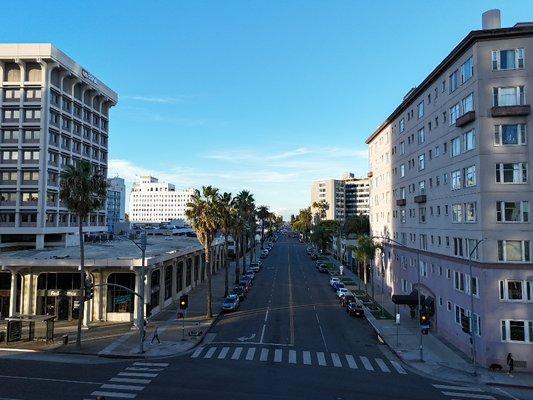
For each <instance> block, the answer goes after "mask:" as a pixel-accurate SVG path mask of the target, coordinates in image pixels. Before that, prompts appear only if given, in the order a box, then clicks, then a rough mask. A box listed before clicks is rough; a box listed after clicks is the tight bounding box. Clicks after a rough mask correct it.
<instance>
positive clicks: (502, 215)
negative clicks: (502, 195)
mask: <svg viewBox="0 0 533 400" xmlns="http://www.w3.org/2000/svg"><path fill="white" fill-rule="evenodd" d="M496 221H498V222H529V201H517V202H514V201H498V202H496Z"/></svg>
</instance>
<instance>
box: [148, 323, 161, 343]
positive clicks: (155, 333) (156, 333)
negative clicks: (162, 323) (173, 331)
mask: <svg viewBox="0 0 533 400" xmlns="http://www.w3.org/2000/svg"><path fill="white" fill-rule="evenodd" d="M155 339H157V343H158V344H161V340H159V331H158V330H157V326H156V327H155V330H154V335H153V336H152V340H151V341H150V344H152V343H154V340H155Z"/></svg>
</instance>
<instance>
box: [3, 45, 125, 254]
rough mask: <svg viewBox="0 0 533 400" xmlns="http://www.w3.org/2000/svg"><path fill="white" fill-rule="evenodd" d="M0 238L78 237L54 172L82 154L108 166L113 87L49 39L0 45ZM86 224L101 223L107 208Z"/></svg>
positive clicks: (37, 241) (9, 242) (41, 242)
mask: <svg viewBox="0 0 533 400" xmlns="http://www.w3.org/2000/svg"><path fill="white" fill-rule="evenodd" d="M0 76H1V77H2V83H1V85H0V86H1V87H0V92H1V97H0V109H1V131H0V227H1V230H0V243H1V244H0V246H1V247H9V246H13V245H16V246H21V245H28V246H35V247H36V248H43V247H44V246H45V245H47V244H48V243H53V244H57V243H60V242H63V243H66V244H68V243H69V242H73V243H76V240H75V237H74V235H76V234H77V231H78V228H77V226H78V221H77V216H76V215H74V214H70V213H69V212H68V210H67V209H66V208H65V207H64V205H63V204H62V203H61V202H60V200H59V183H60V173H61V171H62V170H63V169H64V168H65V167H66V166H68V165H72V164H76V163H77V162H78V161H80V160H86V161H89V162H90V163H91V164H92V166H93V168H94V169H95V170H100V171H102V172H103V173H104V175H106V174H107V155H108V134H109V110H110V108H111V107H113V106H114V105H116V103H117V100H118V97H117V94H116V93H115V92H114V91H112V90H111V89H110V88H109V87H107V86H106V85H104V84H103V83H102V82H101V81H100V80H99V79H98V78H96V77H95V76H94V75H92V74H91V73H89V72H88V71H87V70H86V69H84V68H83V67H82V66H81V65H79V64H77V63H76V62H75V61H73V60H72V59H71V58H69V57H68V56H67V55H65V54H64V53H63V52H61V51H60V50H59V49H57V48H56V47H54V46H53V45H52V44H2V45H0ZM85 230H86V231H87V232H103V231H106V230H107V227H106V223H105V210H100V211H97V212H94V213H91V214H90V215H89V216H88V218H87V221H86V228H85Z"/></svg>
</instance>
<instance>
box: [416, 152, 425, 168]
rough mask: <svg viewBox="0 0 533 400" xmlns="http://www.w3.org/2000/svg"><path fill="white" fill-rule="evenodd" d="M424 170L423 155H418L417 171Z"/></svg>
mask: <svg viewBox="0 0 533 400" xmlns="http://www.w3.org/2000/svg"><path fill="white" fill-rule="evenodd" d="M425 168H426V162H425V156H424V154H420V155H419V156H418V170H419V171H422V170H423V169H425Z"/></svg>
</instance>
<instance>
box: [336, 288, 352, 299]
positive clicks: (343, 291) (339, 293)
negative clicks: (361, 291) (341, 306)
mask: <svg viewBox="0 0 533 400" xmlns="http://www.w3.org/2000/svg"><path fill="white" fill-rule="evenodd" d="M347 294H352V293H351V292H350V291H349V290H348V289H346V288H345V287H342V288H340V289H339V290H337V297H338V298H341V297H342V296H345V295H347Z"/></svg>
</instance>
